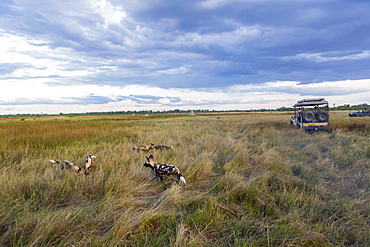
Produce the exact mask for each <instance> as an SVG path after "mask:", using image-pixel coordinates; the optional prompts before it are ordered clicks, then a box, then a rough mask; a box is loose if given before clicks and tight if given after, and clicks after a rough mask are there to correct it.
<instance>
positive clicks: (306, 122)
mask: <svg viewBox="0 0 370 247" xmlns="http://www.w3.org/2000/svg"><path fill="white" fill-rule="evenodd" d="M293 107H294V116H293V117H292V118H291V119H290V123H291V124H292V125H294V126H295V127H296V128H297V129H304V130H305V131H306V132H312V131H316V130H325V131H329V113H328V112H329V103H328V102H327V101H326V100H325V99H324V98H320V99H303V100H299V101H297V103H296V104H294V105H293ZM297 109H298V110H297Z"/></svg>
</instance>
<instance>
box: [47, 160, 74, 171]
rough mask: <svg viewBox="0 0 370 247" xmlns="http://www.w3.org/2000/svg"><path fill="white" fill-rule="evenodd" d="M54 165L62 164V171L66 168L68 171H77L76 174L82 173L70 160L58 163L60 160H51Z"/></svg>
mask: <svg viewBox="0 0 370 247" xmlns="http://www.w3.org/2000/svg"><path fill="white" fill-rule="evenodd" d="M49 161H50V162H52V163H56V164H61V167H60V168H61V169H62V170H63V169H64V168H65V169H67V170H72V171H75V172H76V173H79V172H80V171H81V168H80V167H78V166H76V165H75V164H73V163H72V162H70V161H68V160H63V161H58V160H49Z"/></svg>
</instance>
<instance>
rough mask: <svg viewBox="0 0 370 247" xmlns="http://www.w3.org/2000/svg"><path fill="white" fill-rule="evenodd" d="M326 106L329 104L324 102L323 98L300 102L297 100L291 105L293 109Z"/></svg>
mask: <svg viewBox="0 0 370 247" xmlns="http://www.w3.org/2000/svg"><path fill="white" fill-rule="evenodd" d="M327 104H329V103H328V102H327V101H325V99H324V98H317V99H302V100H298V101H297V103H296V104H294V105H293V107H298V106H315V105H327Z"/></svg>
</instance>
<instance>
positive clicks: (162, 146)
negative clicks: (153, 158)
mask: <svg viewBox="0 0 370 247" xmlns="http://www.w3.org/2000/svg"><path fill="white" fill-rule="evenodd" d="M154 148H155V149H156V150H158V149H159V150H161V151H162V150H168V149H171V148H173V147H172V146H171V147H169V146H166V145H157V146H154Z"/></svg>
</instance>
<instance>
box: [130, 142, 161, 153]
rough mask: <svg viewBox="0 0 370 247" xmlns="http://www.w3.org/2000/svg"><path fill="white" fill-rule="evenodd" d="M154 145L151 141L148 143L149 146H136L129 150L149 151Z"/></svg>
mask: <svg viewBox="0 0 370 247" xmlns="http://www.w3.org/2000/svg"><path fill="white" fill-rule="evenodd" d="M154 147H155V145H154V144H153V143H150V146H138V147H134V148H131V150H137V151H149V150H152V149H154Z"/></svg>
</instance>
